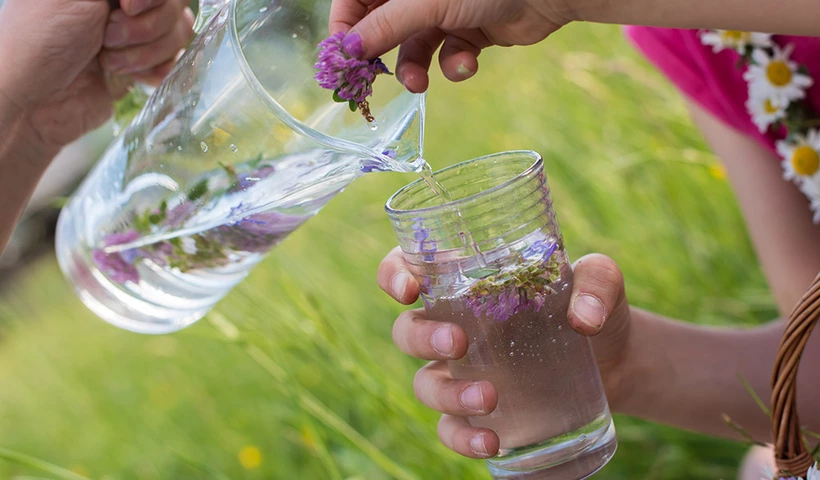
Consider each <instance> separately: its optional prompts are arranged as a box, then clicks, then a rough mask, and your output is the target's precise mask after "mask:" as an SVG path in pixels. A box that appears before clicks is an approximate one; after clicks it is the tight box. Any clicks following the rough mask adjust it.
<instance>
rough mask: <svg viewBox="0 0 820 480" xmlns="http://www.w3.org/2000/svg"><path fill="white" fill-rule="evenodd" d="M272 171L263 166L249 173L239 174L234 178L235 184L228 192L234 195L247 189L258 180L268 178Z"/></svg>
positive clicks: (269, 167) (270, 167)
mask: <svg viewBox="0 0 820 480" xmlns="http://www.w3.org/2000/svg"><path fill="white" fill-rule="evenodd" d="M273 171H274V168H273V167H272V166H270V165H264V166H262V167H259V168H258V169H256V170H254V171H253V172H251V173H240V174H238V175H237V176H236V183H235V184H234V186H233V187H231V188H230V190H228V191H229V192H231V193H234V192H238V191H241V190H245V189H246V188H249V187H251V186H252V185H253V184H255V183H256V182H258V181H259V180H262V179H263V178H267V177H269V176H270V175H271V174H272V173H273Z"/></svg>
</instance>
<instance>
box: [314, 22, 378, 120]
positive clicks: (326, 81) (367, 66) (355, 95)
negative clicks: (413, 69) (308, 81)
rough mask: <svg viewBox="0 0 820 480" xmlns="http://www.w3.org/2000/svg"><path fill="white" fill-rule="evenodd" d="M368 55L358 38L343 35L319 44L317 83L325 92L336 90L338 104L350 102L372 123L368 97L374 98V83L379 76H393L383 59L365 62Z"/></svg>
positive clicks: (337, 34)
mask: <svg viewBox="0 0 820 480" xmlns="http://www.w3.org/2000/svg"><path fill="white" fill-rule="evenodd" d="M363 54H364V49H363V48H362V39H361V37H360V36H359V35H358V34H355V33H354V34H350V35H345V34H344V33H342V32H339V33H336V34H335V35H331V36H330V37H328V38H326V39H324V40H322V41H321V42H320V43H319V53H318V55H317V62H316V64H315V65H314V68H315V69H316V75H315V77H314V78H315V79H316V80H317V81H318V82H319V85H320V86H321V87H322V88H326V89H328V90H333V94H334V98H335V99H336V100H337V101H347V102H349V103H350V105H351V108H352V109H355V108H356V107H358V108H359V109H360V110H361V111H362V115H364V116H365V118H367V121H369V122H372V121H373V116H372V115H371V114H370V106H369V105H368V104H367V97H369V96H370V95H372V94H373V82H374V81H375V80H376V76H377V75H379V74H383V73H386V74H390V71H389V70H388V69H387V66H386V65H385V64H384V62H382V61H381V60H380V59H378V58H376V59H373V60H370V61H368V60H361V59H360V57H361V56H362V55H363Z"/></svg>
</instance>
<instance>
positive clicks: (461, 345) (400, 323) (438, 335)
mask: <svg viewBox="0 0 820 480" xmlns="http://www.w3.org/2000/svg"><path fill="white" fill-rule="evenodd" d="M393 342H394V343H395V344H396V346H397V347H398V348H399V350H401V351H402V352H404V353H406V354H408V355H411V356H413V357H416V358H421V359H424V360H452V359H457V358H461V357H463V356H464V355H465V354H466V353H467V343H468V342H467V334H466V333H464V330H463V329H462V328H461V327H459V326H458V325H455V324H452V323H442V322H436V321H433V320H428V319H427V317H426V316H425V312H424V309H423V308H419V309H415V310H408V311H406V312H403V313H402V314H401V315H399V318H397V319H396V321H395V322H394V323H393Z"/></svg>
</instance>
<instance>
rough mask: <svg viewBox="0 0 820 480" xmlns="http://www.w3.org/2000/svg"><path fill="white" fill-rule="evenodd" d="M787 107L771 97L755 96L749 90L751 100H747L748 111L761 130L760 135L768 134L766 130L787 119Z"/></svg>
mask: <svg viewBox="0 0 820 480" xmlns="http://www.w3.org/2000/svg"><path fill="white" fill-rule="evenodd" d="M786 107H787V105H784V104H779V103H777V102H775V101H772V99H771V98H769V97H766V96H762V95H755V93H754V92H752V91H751V88H750V89H749V99H748V100H746V110H747V111H748V112H749V115H751V116H752V121H753V122H754V124H755V125H757V128H758V129H760V133H766V130H768V129H769V127H770V126H771V125H772V124H774V123H775V122H777V121H778V120H781V119H783V118H786Z"/></svg>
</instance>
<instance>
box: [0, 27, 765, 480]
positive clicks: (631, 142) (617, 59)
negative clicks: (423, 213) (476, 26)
mask: <svg viewBox="0 0 820 480" xmlns="http://www.w3.org/2000/svg"><path fill="white" fill-rule="evenodd" d="M481 65H482V67H481V70H480V72H479V73H478V75H477V76H476V77H475V78H473V79H471V80H469V81H467V82H465V83H463V84H459V85H454V84H450V83H449V82H447V81H445V80H444V79H443V78H442V77H441V75H440V74H438V73H437V72H436V73H435V74H434V76H433V79H432V84H431V88H430V92H429V97H428V101H429V108H428V124H427V128H426V131H427V142H426V157H427V159H428V160H429V161H430V163H431V164H432V165H433V168H434V169H438V168H442V167H445V166H447V165H450V164H452V163H455V162H458V161H461V160H466V159H469V158H473V157H476V156H480V155H484V154H488V153H493V152H498V151H502V150H509V149H533V150H536V151H538V152H540V153H541V154H543V155H544V157H545V158H546V170H547V176H548V178H549V181H550V183H551V186H552V192H553V196H554V201H555V206H556V210H557V212H558V216H559V222H560V224H561V227H562V230H563V233H564V235H565V240H566V244H567V245H568V249H569V253H570V255H572V256H573V257H574V258H578V257H580V256H582V255H584V254H586V253H589V252H602V253H605V254H607V255H610V256H612V257H613V258H615V259H616V260H617V261H618V262H619V263H620V265H621V267H622V269H623V271H624V273H625V276H626V280H627V291H628V295H629V298H630V300H631V301H632V303H633V304H634V305H637V306H640V307H643V308H646V309H651V310H654V311H658V312H660V313H662V314H665V315H669V316H672V317H675V318H681V319H685V320H687V321H691V322H697V323H706V324H728V325H749V324H755V323H761V322H764V321H768V320H769V319H771V318H774V316H775V309H774V307H773V302H772V300H771V298H770V296H769V293H768V291H767V288H766V285H765V282H764V279H763V277H762V274H761V272H760V270H759V268H758V266H757V263H756V260H755V257H754V254H753V252H752V250H751V247H750V245H749V242H748V239H747V236H746V232H745V229H744V226H743V223H742V221H741V218H740V215H739V212H738V208H737V205H736V203H735V200H734V198H733V195H732V193H731V190H730V187H729V185H728V184H727V183H726V180H725V178H724V174H723V170H722V169H721V167H720V166H718V165H717V163H716V161H715V159H714V158H713V156H712V155H711V154H710V153H709V151H708V149H707V147H706V146H705V145H704V142H703V141H702V139H701V137H700V136H699V134H698V133H697V132H696V131H695V130H694V128H693V127H692V125H691V124H690V122H689V120H688V118H687V115H686V112H685V109H684V105H683V102H682V100H681V99H680V98H679V96H678V95H677V93H676V92H675V91H674V90H673V89H672V88H671V86H670V85H669V84H667V83H666V81H665V80H664V79H663V78H662V77H661V76H660V75H659V74H658V73H657V72H656V71H655V70H654V69H653V68H652V67H651V66H650V65H649V64H648V63H646V62H645V61H644V60H643V59H642V58H640V57H639V56H638V55H637V54H636V53H635V52H634V51H633V50H632V49H631V48H630V46H629V45H628V44H627V43H626V41H625V40H624V39H623V38H622V36H621V32H620V30H619V28H617V27H612V26H593V25H582V24H579V25H571V26H570V27H568V28H565V29H563V30H561V31H560V32H558V33H557V34H556V35H555V36H554V37H553V38H551V39H550V40H548V41H546V42H543V43H542V44H540V45H538V46H534V47H528V48H513V49H500V48H498V49H494V50H491V51H488V52H486V53H484V54H482V56H481ZM382 81H385V80H382ZM413 179H414V176H413V175H412V174H395V173H377V174H372V175H369V176H366V177H365V178H362V179H360V180H358V181H356V182H354V184H353V185H351V187H350V188H349V189H348V190H347V191H346V192H345V193H343V194H341V195H340V196H338V197H337V198H335V199H334V200H333V201H332V202H331V203H330V204H329V206H328V207H326V208H325V209H324V210H323V211H322V212H321V213H320V214H319V215H318V216H317V217H315V218H313V219H312V220H310V221H309V222H308V223H307V224H306V225H305V226H304V227H302V228H301V229H299V230H298V231H297V232H296V233H294V234H293V235H292V236H291V237H290V238H288V239H287V240H286V241H285V242H284V243H283V244H282V245H280V246H279V247H278V248H277V249H275V250H274V251H273V252H272V254H271V255H270V256H269V257H268V258H267V260H266V261H265V262H263V263H262V264H261V265H260V266H258V267H257V268H256V269H255V270H254V271H253V273H252V274H251V276H250V277H249V278H248V279H247V280H246V281H245V282H244V283H242V284H241V285H240V286H239V287H237V288H236V289H235V290H234V291H233V292H232V293H231V294H230V295H229V296H228V297H227V298H226V299H225V300H224V301H223V302H222V303H220V304H219V306H218V307H217V308H216V310H215V311H214V312H213V313H212V314H211V315H209V316H208V317H206V318H205V319H203V320H202V321H200V322H199V323H197V324H196V325H194V326H192V327H191V328H188V329H186V330H184V331H182V332H180V333H177V334H173V335H167V336H153V337H152V336H142V335H138V334H134V333H129V332H126V331H122V330H118V329H116V328H115V327H112V326H110V325H108V324H106V323H104V322H103V321H102V320H99V319H98V318H96V317H95V316H94V315H92V314H91V313H90V312H89V311H88V310H87V309H86V308H85V307H84V306H83V305H82V304H81V303H80V302H79V300H78V299H77V298H76V297H75V296H74V294H73V293H72V291H71V288H70V286H69V285H68V284H67V282H66V281H65V280H64V278H63V276H62V274H61V273H60V271H59V269H58V267H57V265H56V262H55V260H54V258H53V255H51V254H48V255H45V256H43V257H41V258H40V259H39V260H38V261H36V262H33V263H31V264H30V265H28V266H26V267H25V268H23V269H22V270H21V271H19V272H17V273H16V275H15V277H14V278H13V279H11V280H10V281H6V282H5V287H4V288H3V290H2V293H0V478H3V479H7V478H8V479H24V478H27V479H31V478H74V479H82V478H89V479H107V480H115V479H116V480H119V479H332V480H339V479H350V480H352V479H366V480H382V479H401V480H411V479H425V480H426V479H431V480H433V479H447V480H452V479H489V475H488V474H487V473H486V468H485V466H484V463H483V462H481V461H473V460H468V459H464V458H460V457H459V456H457V455H455V454H453V453H451V452H449V451H448V450H446V449H445V448H444V447H442V446H440V444H439V442H438V440H437V437H436V433H435V425H436V421H437V418H438V416H437V415H436V414H435V413H434V412H432V411H430V410H428V409H426V408H425V407H423V406H422V405H421V404H419V403H418V402H417V401H416V400H415V397H414V395H413V391H412V378H413V375H414V372H415V370H416V369H417V368H418V367H420V366H421V365H422V362H421V361H417V360H415V359H411V358H408V357H406V356H404V355H403V354H401V353H400V352H398V351H397V350H396V349H395V347H394V346H393V344H392V341H391V334H390V331H391V327H392V323H393V319H394V318H395V317H396V315H398V313H399V312H400V311H401V310H402V307H401V306H400V305H398V304H396V303H394V302H393V301H391V300H390V299H389V298H388V297H387V295H385V294H384V293H382V292H381V291H380V290H379V289H378V287H377V286H376V282H375V274H376V268H377V266H378V263H379V261H380V260H381V259H382V257H383V255H384V254H385V253H386V252H387V251H388V250H389V249H390V248H391V247H392V246H393V245H394V244H395V240H394V237H393V234H392V231H391V229H390V225H389V223H388V221H387V218H386V216H385V214H384V211H383V204H384V201H385V200H386V199H387V198H388V196H389V195H390V194H391V193H392V192H393V191H395V190H396V189H398V188H399V187H401V186H402V185H404V184H405V183H407V182H409V181H411V180H413ZM7 280H9V279H7ZM616 427H617V432H618V438H619V442H620V447H619V450H618V452H617V453H616V455H615V458H614V460H613V461H612V462H611V463H610V464H609V465H608V466H607V467H606V468H605V469H604V470H603V471H602V472H601V473H600V474H599V475H598V476H596V478H601V479H611V480H620V479H630V480H635V479H669V480H676V479H680V480H684V479H687V480H691V479H721V478H723V479H730V478H734V476H735V475H736V470H737V465H738V462H739V461H740V458H741V456H742V455H743V453H744V452H745V447H744V446H743V445H741V444H740V443H736V442H732V441H728V440H717V439H711V438H707V437H703V436H699V435H695V434H691V433H687V432H683V431H680V430H675V429H671V428H666V427H662V426H657V425H653V424H649V423H646V422H643V421H639V420H635V419H631V418H626V417H617V418H616ZM44 462H47V464H46V463H44ZM35 465H39V466H40V467H42V468H36V467H35Z"/></svg>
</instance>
